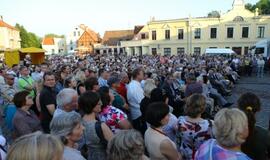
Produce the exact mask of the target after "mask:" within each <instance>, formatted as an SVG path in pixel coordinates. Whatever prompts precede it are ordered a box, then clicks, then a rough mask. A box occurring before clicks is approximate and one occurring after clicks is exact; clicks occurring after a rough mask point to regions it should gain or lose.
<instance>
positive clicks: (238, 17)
mask: <svg viewBox="0 0 270 160" xmlns="http://www.w3.org/2000/svg"><path fill="white" fill-rule="evenodd" d="M233 21H234V22H243V21H244V18H243V17H241V16H236V17H235V18H234V19H233Z"/></svg>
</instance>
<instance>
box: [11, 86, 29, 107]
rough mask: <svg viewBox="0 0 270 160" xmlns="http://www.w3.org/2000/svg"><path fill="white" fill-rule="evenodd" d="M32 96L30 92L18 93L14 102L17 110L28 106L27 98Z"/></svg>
mask: <svg viewBox="0 0 270 160" xmlns="http://www.w3.org/2000/svg"><path fill="white" fill-rule="evenodd" d="M29 94H30V92H29V91H26V90H24V91H20V92H17V93H16V94H15V95H14V97H13V102H14V104H15V106H16V107H17V108H21V107H22V106H24V105H25V104H26V97H27V96H28V95H29Z"/></svg>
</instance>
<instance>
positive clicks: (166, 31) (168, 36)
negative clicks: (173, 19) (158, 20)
mask: <svg viewBox="0 0 270 160" xmlns="http://www.w3.org/2000/svg"><path fill="white" fill-rule="evenodd" d="M170 38H171V35H170V30H165V39H170Z"/></svg>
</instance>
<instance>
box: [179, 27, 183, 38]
mask: <svg viewBox="0 0 270 160" xmlns="http://www.w3.org/2000/svg"><path fill="white" fill-rule="evenodd" d="M178 39H184V30H183V29H178Z"/></svg>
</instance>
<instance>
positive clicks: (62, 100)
mask: <svg viewBox="0 0 270 160" xmlns="http://www.w3.org/2000/svg"><path fill="white" fill-rule="evenodd" d="M76 95H77V92H76V90H74V89H71V88H64V89H63V90H61V91H60V92H59V93H58V94H57V96H56V104H57V106H59V107H63V106H65V105H67V104H69V103H71V102H72V98H73V96H76Z"/></svg>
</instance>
